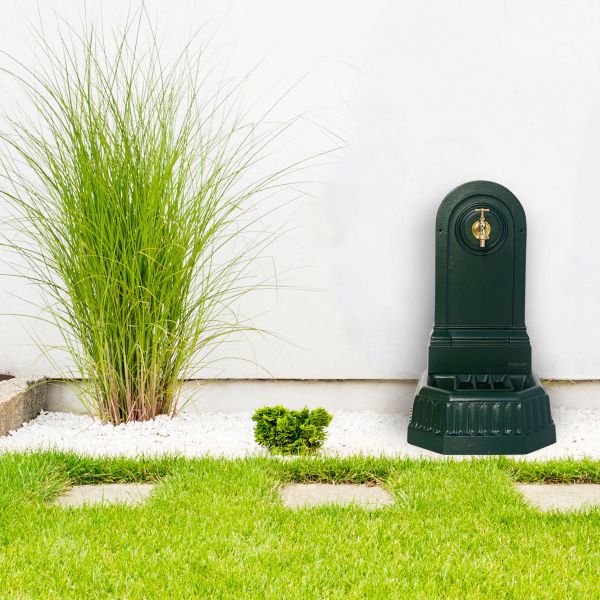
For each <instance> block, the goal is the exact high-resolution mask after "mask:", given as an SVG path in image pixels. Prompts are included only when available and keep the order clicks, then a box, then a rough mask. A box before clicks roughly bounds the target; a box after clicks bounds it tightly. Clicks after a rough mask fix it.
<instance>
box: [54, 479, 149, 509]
mask: <svg viewBox="0 0 600 600" xmlns="http://www.w3.org/2000/svg"><path fill="white" fill-rule="evenodd" d="M153 489H154V485H153V484H150V483H108V484H102V485H76V486H74V487H73V488H71V489H70V490H69V491H68V492H66V493H64V494H63V495H61V496H58V497H57V498H56V500H55V501H54V504H55V505H57V506H63V507H73V506H84V505H87V506H89V505H92V504H129V505H134V504H141V503H142V502H144V501H145V500H146V499H147V498H148V496H149V495H150V493H151V492H152V490H153Z"/></svg>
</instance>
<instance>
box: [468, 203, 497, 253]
mask: <svg viewBox="0 0 600 600" xmlns="http://www.w3.org/2000/svg"><path fill="white" fill-rule="evenodd" d="M489 210H490V209H489V208H476V209H475V210H474V212H478V213H479V220H477V221H475V222H474V223H473V225H472V226H471V232H472V233H473V235H474V236H475V237H476V238H477V239H478V240H479V247H480V248H485V241H486V240H489V239H490V232H491V231H492V228H491V227H490V224H489V223H488V222H487V221H486V220H485V213H486V212H488V211H489Z"/></svg>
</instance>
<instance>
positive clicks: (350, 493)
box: [280, 483, 394, 508]
mask: <svg viewBox="0 0 600 600" xmlns="http://www.w3.org/2000/svg"><path fill="white" fill-rule="evenodd" d="M280 496H281V501H282V502H283V504H284V506H288V507H289V508H302V507H306V506H320V505H323V504H341V505H348V504H357V505H359V506H363V507H365V508H380V507H382V506H387V505H389V504H393V503H394V498H393V497H392V495H391V494H390V493H389V492H388V491H387V490H384V489H383V488H382V487H379V486H368V485H357V484H332V483H291V484H289V485H286V486H284V487H283V488H281V490H280Z"/></svg>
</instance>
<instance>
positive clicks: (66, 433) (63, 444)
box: [0, 408, 600, 460]
mask: <svg viewBox="0 0 600 600" xmlns="http://www.w3.org/2000/svg"><path fill="white" fill-rule="evenodd" d="M552 415H553V417H554V421H555V423H556V430H557V438H558V441H557V443H556V444H554V445H553V446H549V447H548V448H544V449H542V450H538V451H537V452H533V453H531V454H528V455H526V456H525V457H523V458H526V459H527V460H535V459H549V458H560V457H566V456H571V457H574V458H583V457H586V456H587V457H591V458H600V410H583V409H581V410H575V409H566V408H553V409H552ZM251 416H252V413H251V412H243V413H233V414H232V413H229V414H227V413H213V414H192V413H182V414H180V415H178V416H177V417H175V418H173V419H171V418H168V417H158V418H157V419H155V420H153V421H146V422H142V423H129V424H127V425H119V426H117V427H115V426H113V425H102V423H100V422H99V421H98V420H97V419H93V418H91V417H88V416H82V415H75V414H71V413H60V412H43V413H42V414H41V415H40V416H39V417H37V418H36V419H34V420H33V421H30V422H29V423H26V424H25V425H24V426H23V427H21V428H20V429H18V430H17V431H13V432H11V433H10V435H8V436H6V437H2V438H0V452H2V451H9V452H16V451H23V450H33V449H46V448H53V449H59V450H72V451H75V452H77V453H79V454H87V455H111V456H115V455H120V456H140V455H161V454H181V455H184V456H225V457H230V458H234V457H243V456H252V455H260V454H264V453H265V452H264V450H263V449H261V448H260V447H259V446H258V445H257V444H256V443H255V441H254V423H253V422H252V420H251ZM407 426H408V416H407V415H401V414H382V413H374V412H368V411H367V412H348V411H335V412H334V413H333V421H332V423H331V426H330V427H329V435H328V438H327V441H326V442H325V445H324V446H323V454H327V455H338V456H348V455H355V454H368V455H386V456H430V457H440V455H439V454H435V453H432V452H428V451H426V450H422V449H420V448H417V447H415V446H410V445H408V444H407V443H406V428H407Z"/></svg>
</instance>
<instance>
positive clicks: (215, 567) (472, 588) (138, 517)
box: [0, 453, 600, 600]
mask: <svg viewBox="0 0 600 600" xmlns="http://www.w3.org/2000/svg"><path fill="white" fill-rule="evenodd" d="M599 464H600V461H593V462H592V461H587V462H586V464H585V465H579V464H578V463H577V461H564V462H562V461H554V462H553V463H552V464H551V465H549V467H548V470H547V475H548V476H550V477H551V478H552V479H556V478H560V479H561V480H573V478H575V480H578V479H579V478H580V477H581V476H582V473H587V476H588V477H592V478H593V477H597V476H598V473H599V467H598V465H599ZM544 472H545V466H544V464H543V463H540V464H538V465H537V467H536V469H535V471H533V470H531V469H529V468H523V469H521V468H520V463H518V462H513V461H507V460H503V459H502V460H497V459H482V460H469V461H427V460H409V459H377V458H367V457H358V458H347V459H336V458H316V457H299V458H297V459H295V460H292V461H287V460H285V461H284V460H279V459H275V458H270V457H263V458H251V459H239V460H233V461H230V460H220V459H195V460H185V459H182V458H166V459H154V460H153V459H149V458H146V459H142V460H131V459H100V458H81V457H77V456H75V455H72V454H57V453H35V454H5V455H3V456H0V585H1V589H2V590H3V595H6V596H7V597H17V598H19V597H22V598H115V597H118V598H164V597H165V596H167V597H173V598H190V597H203V598H235V599H245V598H252V599H253V598H265V599H271V598H272V599H280V598H303V599H304V598H309V599H311V598H315V599H317V598H427V599H429V598H457V599H458V598H460V599H464V598H494V599H496V598H574V599H577V598H582V599H583V598H585V599H586V600H587V599H589V598H593V597H595V592H594V590H598V589H600V571H599V570H598V564H599V561H600V510H598V509H591V510H587V511H581V512H572V513H566V514H561V513H557V512H550V513H541V512H538V511H536V510H535V509H533V508H531V507H530V506H528V505H527V504H526V503H525V501H524V500H523V498H522V497H521V496H520V494H519V493H518V492H517V491H516V490H515V488H514V485H513V484H514V481H515V478H516V479H519V480H528V478H533V479H534V480H540V479H544V477H545V474H544ZM103 480H106V481H111V482H118V481H123V482H130V481H140V482H141V481H153V482H158V485H157V487H156V489H155V491H154V493H153V494H152V495H151V497H150V499H149V501H148V502H147V503H145V504H143V505H140V506H135V507H129V506H116V505H115V506H91V507H85V508H81V509H76V510H68V511H65V510H64V509H61V508H59V507H55V506H52V505H51V504H50V501H51V500H52V499H53V498H54V497H55V496H56V494H58V493H60V492H61V491H62V490H64V489H65V488H66V487H68V486H70V485H73V484H76V483H77V484H85V483H100V482H101V481H103ZM288 481H298V482H308V481H324V482H342V481H343V482H348V483H365V482H367V483H368V482H379V483H380V484H382V485H384V486H385V487H386V488H387V489H388V490H389V491H390V492H391V493H392V495H393V496H394V498H395V504H394V505H392V506H389V507H385V508H383V509H381V510H377V511H370V510H364V509H361V508H359V507H353V506H346V507H339V506H337V507H336V506H323V507H315V508H310V509H304V510H298V511H292V510H290V509H287V508H285V507H283V506H282V505H281V502H280V499H279V494H278V488H279V487H280V486H281V485H282V484H283V483H284V482H288ZM596 482H598V481H596ZM565 557H568V558H565ZM13 592H14V593H13ZM11 594H12V595H11Z"/></svg>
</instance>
